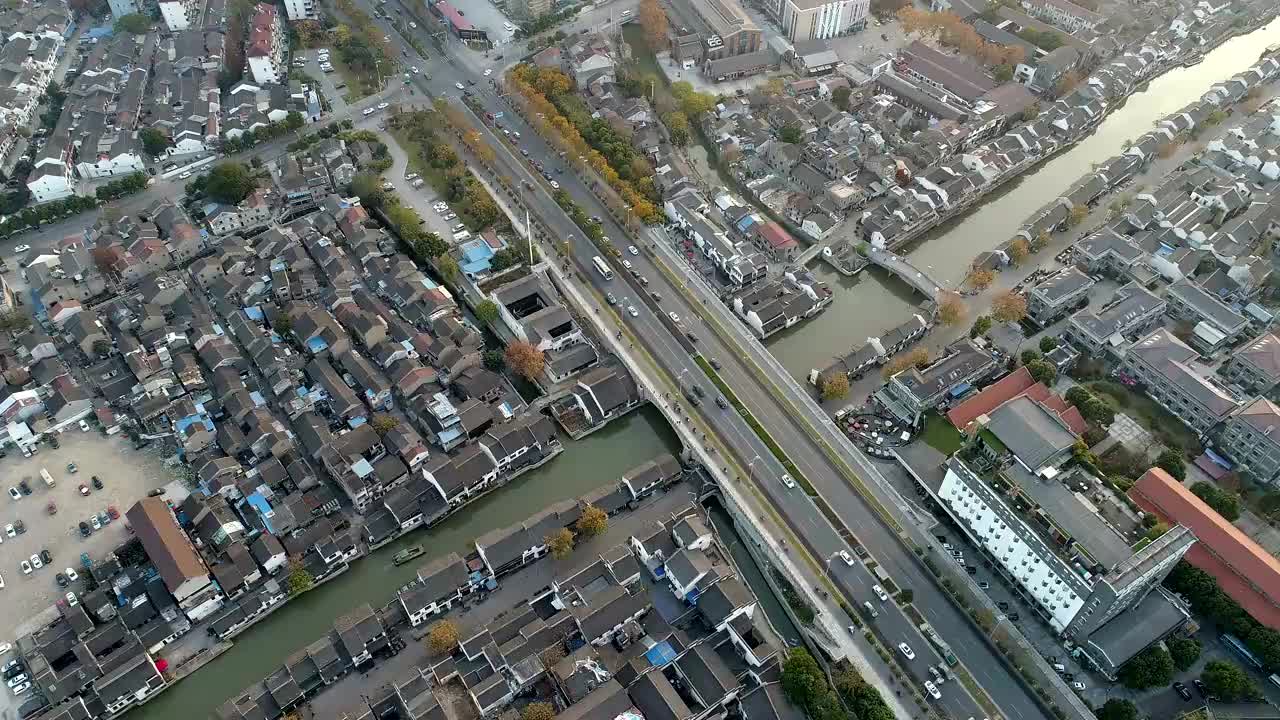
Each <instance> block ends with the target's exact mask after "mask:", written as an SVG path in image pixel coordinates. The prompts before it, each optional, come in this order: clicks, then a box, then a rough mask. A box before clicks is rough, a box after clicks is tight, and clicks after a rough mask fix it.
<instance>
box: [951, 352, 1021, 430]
mask: <svg viewBox="0 0 1280 720" xmlns="http://www.w3.org/2000/svg"><path fill="white" fill-rule="evenodd" d="M1035 384H1036V381H1035V380H1032V379H1031V372H1030V371H1029V370H1027V369H1026V368H1025V367H1020V368H1018V369H1017V370H1014V371H1013V372H1011V373H1009V374H1008V375H1005V376H1004V377H1002V378H1000V379H999V380H997V381H996V382H993V383H991V384H990V385H988V386H987V387H986V388H984V389H983V391H982V392H980V393H978V394H977V395H974V396H973V397H971V398H969V399H968V400H965V401H964V402H962V403H960V404H959V405H957V406H955V407H953V408H951V412H948V413H947V419H948V420H950V421H951V424H952V425H955V426H956V429H957V430H964V429H965V428H967V427H969V423H971V422H973V421H974V420H977V419H978V416H979V415H987V414H989V413H990V412H991V411H992V410H995V409H996V408H998V407H1000V406H1001V405H1003V404H1005V403H1007V402H1009V401H1010V400H1012V399H1014V398H1016V397H1018V396H1019V395H1021V394H1022V393H1024V392H1026V391H1027V389H1028V388H1030V387H1031V386H1032V385H1035Z"/></svg>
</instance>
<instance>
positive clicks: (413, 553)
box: [391, 545, 426, 565]
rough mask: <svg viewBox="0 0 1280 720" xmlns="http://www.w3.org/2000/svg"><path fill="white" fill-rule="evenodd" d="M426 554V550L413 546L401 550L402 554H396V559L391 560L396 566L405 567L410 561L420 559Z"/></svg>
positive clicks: (419, 546)
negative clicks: (420, 556)
mask: <svg viewBox="0 0 1280 720" xmlns="http://www.w3.org/2000/svg"><path fill="white" fill-rule="evenodd" d="M424 552H426V550H423V549H422V546H421V545H411V546H409V547H407V548H405V549H403V550H401V551H400V552H398V553H396V554H395V557H393V558H392V559H391V560H392V562H394V563H395V564H396V565H403V564H405V563H407V562H409V561H410V560H413V559H414V558H416V557H418V556H419V555H421V554H422V553H424Z"/></svg>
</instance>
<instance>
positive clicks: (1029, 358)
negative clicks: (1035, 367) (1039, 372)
mask: <svg viewBox="0 0 1280 720" xmlns="http://www.w3.org/2000/svg"><path fill="white" fill-rule="evenodd" d="M1043 357H1044V356H1042V355H1041V354H1040V351H1039V350H1036V349H1035V348H1028V349H1026V350H1023V351H1022V355H1020V356H1018V359H1019V360H1021V361H1022V364H1023V365H1030V364H1031V363H1033V362H1035V361H1036V360H1041V359H1043Z"/></svg>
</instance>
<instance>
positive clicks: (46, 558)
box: [40, 548, 53, 565]
mask: <svg viewBox="0 0 1280 720" xmlns="http://www.w3.org/2000/svg"><path fill="white" fill-rule="evenodd" d="M40 561H41V562H43V563H44V564H45V565H49V564H51V563H52V562H53V556H52V555H50V554H49V550H48V548H46V549H44V550H41V551H40Z"/></svg>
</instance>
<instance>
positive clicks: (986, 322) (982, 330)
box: [969, 315, 991, 338]
mask: <svg viewBox="0 0 1280 720" xmlns="http://www.w3.org/2000/svg"><path fill="white" fill-rule="evenodd" d="M990 331H991V318H990V317H989V316H987V315H979V316H978V317H977V319H975V320H974V321H973V327H971V328H969V337H971V338H978V337H981V336H983V335H986V334H987V333H988V332H990Z"/></svg>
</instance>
